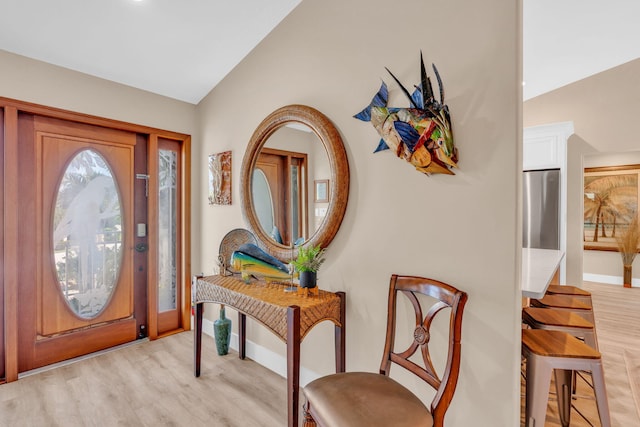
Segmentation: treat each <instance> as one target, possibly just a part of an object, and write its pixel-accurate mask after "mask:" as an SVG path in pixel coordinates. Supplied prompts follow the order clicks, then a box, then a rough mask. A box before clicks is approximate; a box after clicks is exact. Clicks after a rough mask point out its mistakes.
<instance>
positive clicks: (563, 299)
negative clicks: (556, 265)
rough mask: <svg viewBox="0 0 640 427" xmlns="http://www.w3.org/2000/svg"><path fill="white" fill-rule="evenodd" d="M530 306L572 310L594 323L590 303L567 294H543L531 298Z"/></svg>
mask: <svg viewBox="0 0 640 427" xmlns="http://www.w3.org/2000/svg"><path fill="white" fill-rule="evenodd" d="M531 306H532V307H541V308H553V309H556V310H565V311H572V312H574V313H576V314H579V315H580V316H582V317H584V318H585V319H587V320H588V321H589V322H591V323H593V324H594V325H595V323H596V322H595V318H594V316H593V307H592V305H591V303H586V302H584V301H580V300H578V299H576V298H574V297H570V296H567V295H545V296H544V297H542V298H540V299H532V300H531Z"/></svg>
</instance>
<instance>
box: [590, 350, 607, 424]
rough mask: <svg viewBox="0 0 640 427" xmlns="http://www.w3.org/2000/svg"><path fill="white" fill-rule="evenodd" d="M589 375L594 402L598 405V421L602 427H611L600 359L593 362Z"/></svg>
mask: <svg viewBox="0 0 640 427" xmlns="http://www.w3.org/2000/svg"><path fill="white" fill-rule="evenodd" d="M591 377H592V378H593V390H594V392H595V394H596V403H597V405H598V414H599V415H600V423H601V424H602V427H611V415H610V414H609V400H608V399H607V388H606V386H605V383H604V369H603V368H602V360H598V361H597V362H595V363H593V368H592V369H591Z"/></svg>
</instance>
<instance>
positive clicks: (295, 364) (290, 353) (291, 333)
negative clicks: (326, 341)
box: [287, 305, 300, 427]
mask: <svg viewBox="0 0 640 427" xmlns="http://www.w3.org/2000/svg"><path fill="white" fill-rule="evenodd" d="M299 395H300V307H298V306H297V305H292V306H291V307H289V308H287V405H288V407H287V417H288V422H287V425H288V427H297V426H298V412H299V410H300V408H298V403H299V397H300V396H299Z"/></svg>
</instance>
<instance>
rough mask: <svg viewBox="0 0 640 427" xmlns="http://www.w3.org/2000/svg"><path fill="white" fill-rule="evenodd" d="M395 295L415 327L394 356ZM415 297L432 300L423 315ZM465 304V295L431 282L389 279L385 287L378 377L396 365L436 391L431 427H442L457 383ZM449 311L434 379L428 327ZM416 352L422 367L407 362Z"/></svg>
mask: <svg viewBox="0 0 640 427" xmlns="http://www.w3.org/2000/svg"><path fill="white" fill-rule="evenodd" d="M398 292H402V293H403V294H405V295H406V296H407V297H408V298H409V300H410V301H411V304H412V305H413V308H414V309H415V315H416V327H415V330H414V332H413V338H414V340H413V342H412V343H411V344H410V345H409V348H408V349H406V350H404V351H402V352H396V351H395V349H394V345H395V332H396V303H397V295H398ZM416 294H424V295H428V296H430V297H432V298H434V299H435V300H436V302H435V303H434V304H433V305H432V306H431V307H430V308H429V310H428V311H427V312H426V314H423V313H424V312H423V308H422V306H421V304H420V301H419V300H418V297H417V296H416ZM466 302H467V294H466V293H465V292H462V291H459V290H458V289H456V288H454V287H453V286H450V285H448V284H446V283H443V282H439V281H437V280H433V279H427V278H424V277H414V276H398V275H395V274H394V275H393V276H391V283H390V286H389V307H388V314H387V337H386V341H385V346H384V355H383V357H382V364H381V365H380V373H381V374H384V375H389V370H390V368H391V362H393V363H396V364H398V365H400V366H402V367H404V368H405V369H407V370H409V371H410V372H412V373H414V374H415V375H417V376H419V377H420V378H422V379H423V380H424V381H426V382H427V383H428V384H429V385H431V386H432V387H433V388H434V389H435V390H436V395H435V397H434V398H433V401H432V402H431V414H432V415H433V420H434V426H436V427H438V426H442V425H443V423H444V415H445V413H446V411H447V409H448V408H449V404H450V403H451V399H453V393H454V392H455V389H456V385H457V383H458V374H459V371H460V336H461V332H462V312H463V310H464V305H465V303H466ZM445 308H450V309H451V310H450V319H449V342H448V347H449V348H448V355H447V362H446V366H445V368H444V372H443V374H442V377H440V376H439V375H438V373H437V372H436V370H435V369H434V367H433V363H432V361H431V355H430V353H429V340H430V337H431V335H430V334H431V331H430V327H431V324H432V322H433V318H434V317H435V315H436V314H438V313H439V312H440V311H441V310H443V309H445ZM418 349H420V352H421V354H422V359H423V361H424V367H422V366H420V365H418V364H416V363H414V362H413V361H411V360H409V358H410V357H411V356H412V355H413V354H414V353H416V351H417V350H418Z"/></svg>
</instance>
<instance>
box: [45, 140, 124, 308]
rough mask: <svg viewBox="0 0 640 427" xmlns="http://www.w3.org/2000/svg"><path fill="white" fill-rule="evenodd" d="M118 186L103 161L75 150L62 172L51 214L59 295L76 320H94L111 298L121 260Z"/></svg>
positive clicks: (88, 153)
mask: <svg viewBox="0 0 640 427" xmlns="http://www.w3.org/2000/svg"><path fill="white" fill-rule="evenodd" d="M120 212H121V202H120V196H119V192H118V188H117V184H116V182H115V180H114V178H113V174H112V173H111V169H110V168H109V165H108V164H107V162H106V160H105V159H104V157H102V156H101V155H100V154H99V153H97V152H96V151H94V150H91V149H87V150H83V151H81V152H79V153H78V154H77V155H76V156H75V157H74V158H73V159H72V160H71V162H69V165H68V166H67V168H66V169H65V171H64V174H63V176H62V179H61V181H60V186H59V187H58V194H57V196H56V204H55V209H54V211H53V250H54V262H55V268H56V272H57V277H58V284H59V289H60V292H61V293H62V295H63V297H64V300H65V301H66V302H67V304H68V305H69V308H71V310H73V312H74V313H75V314H76V315H78V316H79V317H82V318H85V319H90V318H93V317H96V316H97V315H98V314H99V313H100V312H101V311H102V310H103V308H104V307H105V306H106V305H107V303H108V302H109V300H110V299H111V295H112V294H113V291H114V289H115V286H116V284H117V282H118V274H119V272H120V264H121V262H122V217H121V213H120Z"/></svg>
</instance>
